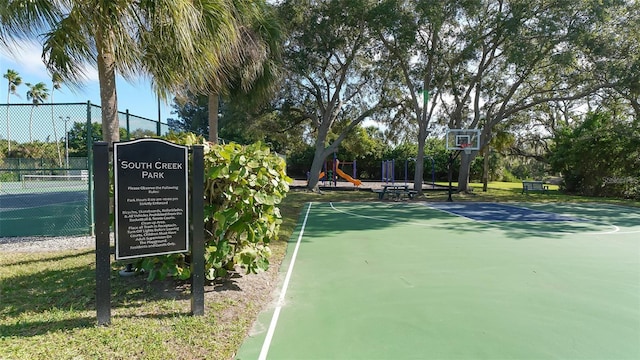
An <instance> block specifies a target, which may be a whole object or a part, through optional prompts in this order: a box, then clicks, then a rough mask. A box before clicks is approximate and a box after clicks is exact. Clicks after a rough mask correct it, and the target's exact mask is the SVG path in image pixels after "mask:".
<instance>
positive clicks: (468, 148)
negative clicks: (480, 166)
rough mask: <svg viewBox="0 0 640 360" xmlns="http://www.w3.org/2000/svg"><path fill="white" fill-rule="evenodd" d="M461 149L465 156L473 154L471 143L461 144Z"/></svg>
mask: <svg viewBox="0 0 640 360" xmlns="http://www.w3.org/2000/svg"><path fill="white" fill-rule="evenodd" d="M460 148H462V150H463V151H464V153H465V154H467V155H469V154H471V143H466V144H460Z"/></svg>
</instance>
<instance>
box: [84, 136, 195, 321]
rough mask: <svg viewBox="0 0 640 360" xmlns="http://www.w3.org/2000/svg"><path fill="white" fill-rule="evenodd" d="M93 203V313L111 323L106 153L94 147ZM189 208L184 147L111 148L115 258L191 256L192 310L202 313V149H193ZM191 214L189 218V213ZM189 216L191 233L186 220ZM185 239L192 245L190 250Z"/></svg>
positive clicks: (152, 143)
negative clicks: (94, 275) (94, 281)
mask: <svg viewBox="0 0 640 360" xmlns="http://www.w3.org/2000/svg"><path fill="white" fill-rule="evenodd" d="M93 149H94V184H95V194H94V196H95V203H96V206H95V208H96V213H95V215H96V309H97V318H98V325H107V324H109V323H110V317H111V307H110V298H111V294H110V284H109V275H110V270H111V269H110V256H111V255H110V251H109V171H108V169H109V148H108V145H107V143H104V142H96V143H95V144H94V148H93ZM192 152H193V169H192V179H191V191H192V192H191V195H192V201H191V209H190V208H189V182H188V178H189V176H188V175H189V168H188V166H189V156H188V154H189V148H187V147H186V146H181V145H177V144H173V143H170V142H168V141H164V140H159V139H139V140H133V141H126V142H119V143H114V147H113V170H114V171H113V173H114V190H115V194H114V198H115V199H114V200H115V208H114V212H115V214H114V217H115V229H114V232H115V258H116V260H122V259H134V258H140V257H146V256H156V255H164V254H173V253H182V252H187V251H191V270H192V274H191V276H192V283H191V294H192V299H191V307H192V311H191V312H192V314H193V315H203V314H204V224H203V223H204V215H203V209H204V207H203V206H204V204H203V194H204V190H203V184H204V159H203V147H202V146H194V147H193V150H192ZM189 211H191V213H189ZM190 215H191V217H192V218H193V219H192V222H191V228H190V227H189V216H190ZM189 239H192V245H191V247H190V246H189Z"/></svg>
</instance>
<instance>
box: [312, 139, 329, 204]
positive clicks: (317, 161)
mask: <svg viewBox="0 0 640 360" xmlns="http://www.w3.org/2000/svg"><path fill="white" fill-rule="evenodd" d="M322 143H324V142H322ZM316 144H319V143H316ZM324 152H325V148H324V146H323V145H316V151H315V154H314V156H313V162H312V163H311V169H310V170H309V182H308V183H307V189H309V190H312V191H316V192H317V191H318V181H319V180H320V172H321V171H322V164H324V160H325V159H326V156H325V155H324ZM325 175H326V174H325Z"/></svg>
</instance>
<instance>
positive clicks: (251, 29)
mask: <svg viewBox="0 0 640 360" xmlns="http://www.w3.org/2000/svg"><path fill="white" fill-rule="evenodd" d="M234 5H235V9H236V11H235V13H236V14H237V15H236V21H237V22H238V26H239V28H238V32H239V39H238V41H237V42H235V43H234V44H233V47H230V48H229V49H226V51H223V52H221V54H220V55H219V57H220V58H221V59H222V60H223V63H222V64H221V66H220V67H218V68H209V69H206V72H205V73H204V74H192V75H193V76H194V77H195V79H192V80H191V81H194V80H195V81H196V82H197V81H204V82H205V83H204V84H201V86H200V88H204V89H205V93H206V94H207V95H208V109H209V141H211V142H213V143H217V142H218V105H219V101H220V97H221V96H222V97H235V98H238V97H241V98H242V99H243V100H244V101H245V102H246V103H247V104H248V103H253V104H257V103H260V102H262V101H264V100H265V99H267V98H268V97H269V96H270V95H272V94H273V90H274V88H275V87H276V85H277V82H278V78H279V75H280V71H279V70H280V47H281V28H280V26H279V22H278V21H277V19H276V16H275V14H274V13H273V11H272V9H271V7H270V5H268V4H267V3H266V2H264V1H262V0H256V1H250V2H240V1H239V2H236V3H235V4H234ZM213 30H214V31H215V29H213ZM209 39H210V38H205V43H206V41H208V40H209ZM204 47H205V48H207V49H215V47H212V46H207V45H205V46H204Z"/></svg>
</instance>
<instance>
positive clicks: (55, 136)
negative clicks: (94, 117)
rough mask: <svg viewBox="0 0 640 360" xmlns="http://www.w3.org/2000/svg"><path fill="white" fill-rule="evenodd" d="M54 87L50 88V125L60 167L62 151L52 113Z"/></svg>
mask: <svg viewBox="0 0 640 360" xmlns="http://www.w3.org/2000/svg"><path fill="white" fill-rule="evenodd" d="M54 91H55V89H54V88H52V90H51V125H53V138H54V139H55V140H56V152H57V153H58V166H59V167H62V153H61V152H60V141H59V140H60V139H58V131H57V130H56V120H55V118H54V115H53V106H54V105H53V93H54Z"/></svg>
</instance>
